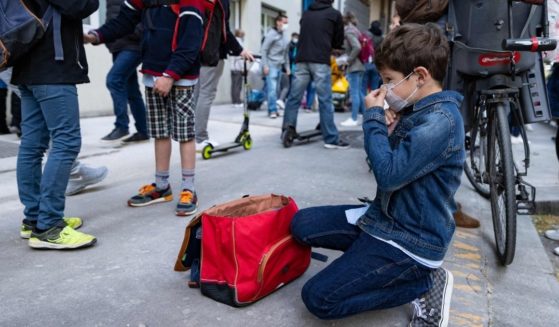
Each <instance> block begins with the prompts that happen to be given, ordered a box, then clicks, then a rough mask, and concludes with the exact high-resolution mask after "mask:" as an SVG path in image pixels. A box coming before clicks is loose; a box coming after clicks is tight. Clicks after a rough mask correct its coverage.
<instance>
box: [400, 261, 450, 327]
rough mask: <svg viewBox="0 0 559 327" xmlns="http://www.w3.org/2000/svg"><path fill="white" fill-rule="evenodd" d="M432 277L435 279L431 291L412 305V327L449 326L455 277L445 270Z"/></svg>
mask: <svg viewBox="0 0 559 327" xmlns="http://www.w3.org/2000/svg"><path fill="white" fill-rule="evenodd" d="M431 276H432V278H433V286H432V287H431V289H430V290H429V291H428V292H427V293H425V294H424V295H423V296H422V297H421V298H419V299H415V300H413V301H412V303H411V304H412V307H413V311H414V312H413V317H412V320H411V322H410V325H409V326H410V327H432V326H437V327H446V326H448V321H449V319H450V298H451V297H452V287H453V285H454V277H453V276H452V273H451V272H450V271H448V270H446V269H444V268H437V269H435V270H434V271H433V272H432V273H431Z"/></svg>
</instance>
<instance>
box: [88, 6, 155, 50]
mask: <svg viewBox="0 0 559 327" xmlns="http://www.w3.org/2000/svg"><path fill="white" fill-rule="evenodd" d="M143 9H144V5H143V3H142V1H141V0H126V1H124V3H123V4H122V7H121V8H120V11H119V13H118V16H116V17H115V18H113V19H111V20H109V21H108V22H106V23H105V24H104V25H103V26H101V27H100V28H98V29H97V30H94V31H93V32H94V33H95V34H97V36H98V38H99V43H107V42H112V41H115V40H116V39H119V38H121V37H123V36H125V35H128V34H132V33H134V31H135V29H136V25H138V23H139V22H140V21H141V19H142V10H143Z"/></svg>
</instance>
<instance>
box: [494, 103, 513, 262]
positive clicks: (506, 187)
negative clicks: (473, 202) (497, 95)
mask: <svg viewBox="0 0 559 327" xmlns="http://www.w3.org/2000/svg"><path fill="white" fill-rule="evenodd" d="M509 109H510V104H509V103H508V102H499V103H496V104H495V105H493V106H492V110H491V116H492V119H491V120H490V123H489V124H490V131H489V146H490V149H489V162H490V165H489V189H490V193H491V213H492V218H493V231H494V232H495V243H496V245H497V257H498V258H499V261H500V262H501V264H502V265H509V264H511V263H512V260H513V258H514V251H515V247H516V194H515V189H514V181H515V178H514V165H513V159H512V146H511V143H510V131H509V124H508V119H507V113H508V111H509Z"/></svg>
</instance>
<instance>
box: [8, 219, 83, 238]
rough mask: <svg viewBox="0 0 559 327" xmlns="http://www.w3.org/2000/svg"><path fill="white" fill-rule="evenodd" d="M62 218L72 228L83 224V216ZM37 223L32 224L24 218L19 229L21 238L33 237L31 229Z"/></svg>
mask: <svg viewBox="0 0 559 327" xmlns="http://www.w3.org/2000/svg"><path fill="white" fill-rule="evenodd" d="M62 219H63V220H64V222H65V223H66V226H70V227H72V229H78V228H80V227H81V226H82V225H83V223H82V220H81V218H78V217H64V218H62ZM35 225H36V222H34V223H31V224H30V223H29V221H26V220H24V221H23V223H22V224H21V228H20V229H19V236H21V238H29V237H31V231H32V230H33V227H35Z"/></svg>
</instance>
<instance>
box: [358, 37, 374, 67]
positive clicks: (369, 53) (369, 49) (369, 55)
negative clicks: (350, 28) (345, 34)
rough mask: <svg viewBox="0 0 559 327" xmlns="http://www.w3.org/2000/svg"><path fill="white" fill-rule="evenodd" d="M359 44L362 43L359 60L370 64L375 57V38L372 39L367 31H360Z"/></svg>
mask: <svg viewBox="0 0 559 327" xmlns="http://www.w3.org/2000/svg"><path fill="white" fill-rule="evenodd" d="M357 39H358V40H359V44H361V51H360V52H359V60H361V62H362V63H364V64H368V63H371V62H373V60H374V59H375V46H374V44H373V39H371V38H370V37H369V36H368V35H367V34H366V33H362V32H359V37H358V38H357Z"/></svg>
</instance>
